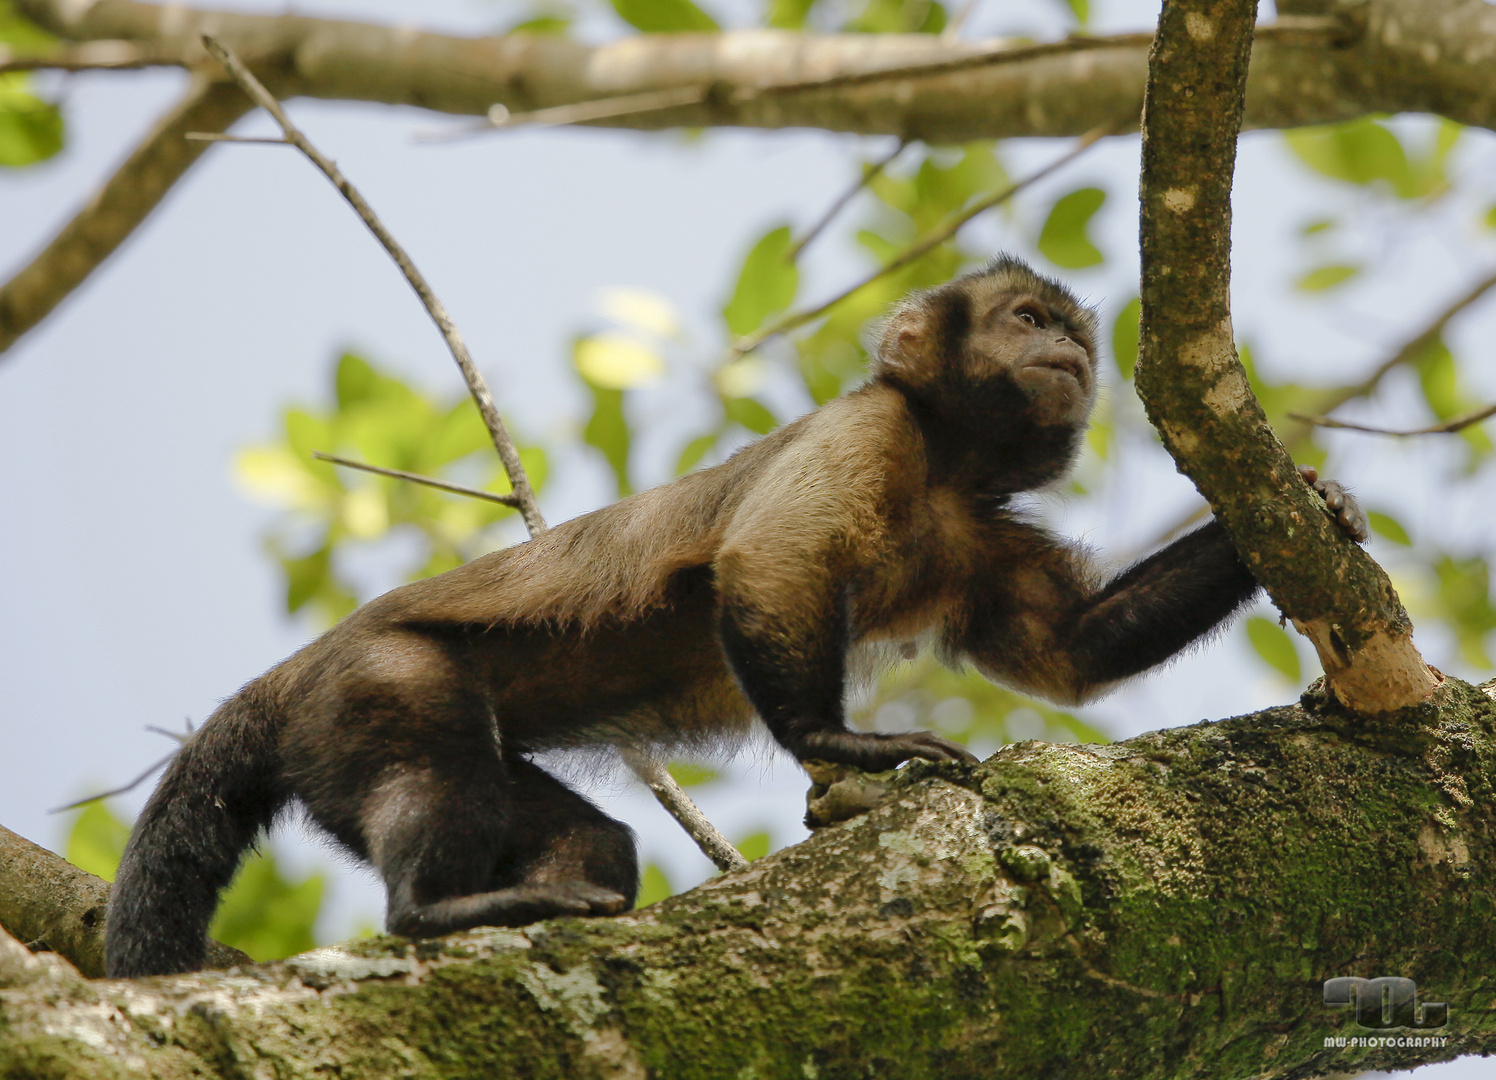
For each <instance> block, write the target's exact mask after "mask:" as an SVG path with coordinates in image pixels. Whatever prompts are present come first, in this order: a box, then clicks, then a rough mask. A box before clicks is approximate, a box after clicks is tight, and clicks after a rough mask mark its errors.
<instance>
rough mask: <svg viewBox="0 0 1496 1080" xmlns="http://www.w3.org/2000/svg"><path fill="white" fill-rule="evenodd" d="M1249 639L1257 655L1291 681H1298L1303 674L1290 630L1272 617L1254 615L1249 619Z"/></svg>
mask: <svg viewBox="0 0 1496 1080" xmlns="http://www.w3.org/2000/svg"><path fill="white" fill-rule="evenodd" d="M1247 640H1248V641H1250V642H1251V643H1252V648H1254V649H1256V650H1257V655H1258V656H1260V657H1262V659H1263V660H1264V661H1265V662H1266V663H1267V665H1268V666H1269V667H1271V668H1272V669H1273V670H1274V671H1276V672H1278V673H1279V674H1280V675H1282V676H1283V677H1284V678H1285V679H1287V680H1288V681H1289V682H1290V683H1297V682H1298V681H1299V679H1300V677H1301V676H1302V674H1303V671H1302V668H1301V666H1300V664H1299V651H1298V649H1296V648H1295V647H1294V644H1293V639H1292V638H1290V637H1289V636H1288V632H1287V631H1286V630H1284V629H1283V628H1282V627H1281V626H1279V625H1278V624H1277V623H1275V622H1274V621H1273V620H1272V619H1264V618H1262V616H1260V615H1254V616H1252V618H1250V619H1248V620H1247Z"/></svg>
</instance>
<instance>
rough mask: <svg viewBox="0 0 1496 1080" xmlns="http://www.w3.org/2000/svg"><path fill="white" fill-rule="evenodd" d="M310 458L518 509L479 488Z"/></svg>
mask: <svg viewBox="0 0 1496 1080" xmlns="http://www.w3.org/2000/svg"><path fill="white" fill-rule="evenodd" d="M312 457H314V458H316V459H317V460H318V461H330V462H332V463H333V464H334V465H341V466H343V467H344V468H345V469H362V470H363V471H364V472H370V473H375V474H376V475H378V476H388V477H392V478H393V479H395V480H409V481H410V482H411V483H413V484H425V485H426V486H427V487H432V488H436V489H437V490H438V491H446V492H449V493H451V494H453V495H466V496H467V497H468V498H470V499H487V500H488V501H489V502H496V503H499V504H500V505H501V506H508V507H513V508H515V509H518V508H519V499H518V498H517V497H516V496H514V495H499V494H496V493H494V492H492V491H483V490H482V489H480V488H473V487H466V486H465V485H463V484H449V483H448V482H447V481H445V480H438V479H437V478H436V477H434V476H422V475H421V474H420V473H413V472H406V471H405V470H404V469H386V468H384V467H383V466H380V465H369V464H367V463H366V462H362V461H354V460H352V459H351V458H345V457H338V455H336V454H324V453H323V452H322V451H321V450H313V451H312Z"/></svg>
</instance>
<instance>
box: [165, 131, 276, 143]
mask: <svg viewBox="0 0 1496 1080" xmlns="http://www.w3.org/2000/svg"><path fill="white" fill-rule="evenodd" d="M182 138H184V139H190V140H191V141H192V142H236V143H269V144H270V145H271V146H295V145H296V144H295V143H293V142H292V141H291V140H290V139H273V138H262V137H259V136H255V135H227V134H224V133H223V132H215V131H189V132H187V134H185V135H183V136H182Z"/></svg>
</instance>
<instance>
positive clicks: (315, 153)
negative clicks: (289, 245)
mask: <svg viewBox="0 0 1496 1080" xmlns="http://www.w3.org/2000/svg"><path fill="white" fill-rule="evenodd" d="M203 45H204V46H205V47H206V48H207V50H208V52H209V53H210V54H211V55H212V56H213V58H214V59H215V60H217V61H218V62H219V63H220V64H222V65H223V66H224V69H225V70H226V71H227V72H228V73H229V75H230V76H231V77H232V78H233V80H234V81H235V82H236V83H238V84H239V87H240V89H242V90H243V91H244V92H245V93H246V94H248V95H249V97H250V99H251V100H252V101H254V103H255V104H256V105H259V106H260V107H261V108H262V109H264V110H265V111H266V112H268V113H269V114H270V115H271V116H273V117H274V118H275V122H276V123H277V124H279V125H280V128H281V130H282V131H283V132H285V135H286V139H287V140H288V141H290V142H291V143H292V144H294V145H295V147H296V149H298V150H300V151H301V152H302V153H303V154H305V155H306V157H307V158H308V160H310V161H311V162H312V164H314V165H316V166H317V168H319V169H321V170H322V173H323V175H324V176H326V177H327V178H328V179H329V180H331V181H332V184H333V186H334V187H336V188H337V189H338V191H339V192H340V193H341V194H342V196H343V198H344V199H346V200H347V201H348V203H349V205H351V206H352V207H353V209H354V211H355V212H356V213H357V214H358V216H359V218H360V219H361V220H362V221H363V223H364V224H365V225H366V226H368V229H369V231H370V232H371V233H373V234H374V237H375V239H377V240H378V241H379V243H380V244H381V245H382V246H383V247H384V249H385V251H387V252H389V255H390V258H392V259H394V260H395V265H396V266H398V267H399V268H400V271H401V273H403V274H404V275H405V280H406V281H408V282H410V287H411V288H412V289H414V290H415V294H416V295H417V296H418V297H420V299H421V303H422V304H423V305H424V306H425V308H426V312H427V314H429V315H430V316H431V321H432V322H434V323H436V327H437V329H438V330H440V331H441V335H442V338H443V339H444V340H445V341H446V343H447V348H448V349H449V350H451V353H452V358H453V359H454V360H456V361H457V366H458V368H459V369H461V371H462V377H463V378H464V379H465V380H467V385H468V390H469V391H470V392H471V393H472V395H473V399H474V400H475V401H476V402H477V403H478V412H479V414H480V415H481V416H482V417H483V423H484V424H485V425H486V426H487V427H488V434H489V437H490V438H491V439H492V440H493V445H494V449H495V450H497V451H498V453H499V460H500V461H501V462H503V464H504V471H505V472H506V473H508V474H509V483H510V485H511V486H512V487H513V488H514V495H515V497H516V498H517V499H518V500H519V512H520V513H521V514H522V515H523V516H524V519H525V525H526V527H527V528H528V529H529V530H530V533H531V535H534V534H536V533H539V532H542V531H544V529H545V518H544V517H542V516H541V514H540V507H539V505H538V504H537V503H536V501H535V492H534V490H533V489H532V488H531V487H530V478H529V477H528V476H526V475H525V466H524V464H523V463H522V462H521V461H520V459H519V450H518V448H516V447H515V445H514V440H513V439H512V438H510V436H509V429H508V428H506V427H505V426H504V421H503V419H502V418H501V417H500V416H499V410H498V406H496V405H495V404H494V400H493V394H492V393H490V392H489V389H488V383H487V382H486V381H485V380H484V378H483V376H482V374H481V373H480V372H479V371H478V368H477V366H476V365H475V364H474V363H473V358H472V356H470V355H469V354H468V350H467V344H466V343H465V342H464V341H463V340H462V335H461V334H460V333H458V330H457V326H456V325H455V324H454V323H453V322H452V317H451V316H450V315H448V314H447V309H446V307H445V306H443V304H442V302H441V301H440V300H439V299H437V296H436V294H435V293H434V292H432V291H431V286H430V285H429V284H427V282H426V279H425V277H423V276H422V274H421V272H420V271H419V270H417V269H416V265H415V263H414V262H412V261H411V258H410V256H409V255H407V254H406V253H405V249H404V248H403V247H401V246H400V243H399V241H397V240H396V239H395V237H394V236H393V235H392V234H391V233H390V231H389V230H388V229H386V228H385V227H384V223H383V222H382V221H380V220H379V217H378V216H377V215H376V214H375V213H374V211H373V209H372V208H371V207H370V206H369V204H368V203H367V202H366V201H364V197H363V196H362V195H360V194H359V192H358V189H357V188H355V187H354V186H353V185H352V184H351V183H350V182H349V181H348V178H347V177H346V176H344V175H343V173H342V171H341V170H339V168H338V167H337V165H336V164H334V163H333V161H332V160H331V159H330V158H328V157H327V156H326V155H324V154H323V153H322V151H320V150H318V149H317V148H316V147H315V146H313V145H312V143H311V140H309V139H308V138H307V137H306V136H305V135H303V134H302V132H301V129H300V128H298V127H297V126H296V125H295V124H293V123H291V118H290V117H289V116H287V115H286V110H285V109H283V108H281V104H280V102H279V101H277V100H276V99H275V96H274V95H272V94H271V93H270V91H269V90H266V89H265V87H264V85H263V84H262V83H261V82H260V80H259V79H257V78H255V76H254V73H253V72H251V71H250V70H249V68H247V67H245V66H244V64H243V62H242V61H241V60H240V59H239V58H238V57H237V56H235V55H234V54H233V53H231V52H229V50H228V49H226V48H224V47H223V45H221V44H219V42H218V40H217V39H216V38H214V37H213V36H212V35H211V34H204V35H203Z"/></svg>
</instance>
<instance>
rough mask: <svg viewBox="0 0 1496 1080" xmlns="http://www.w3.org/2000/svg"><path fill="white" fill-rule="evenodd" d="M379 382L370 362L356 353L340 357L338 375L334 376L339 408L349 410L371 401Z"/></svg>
mask: <svg viewBox="0 0 1496 1080" xmlns="http://www.w3.org/2000/svg"><path fill="white" fill-rule="evenodd" d="M378 382H379V376H378V375H377V374H375V371H374V368H373V366H372V365H371V364H370V363H369V361H367V360H365V359H364V358H363V357H362V356H358V355H356V354H355V353H344V354H343V355H342V356H340V357H338V367H337V373H336V374H335V375H334V376H333V388H334V391H335V393H336V394H337V401H338V408H339V409H347V408H349V407H351V406H353V405H357V404H358V403H359V402H361V401H367V400H369V398H371V397H373V396H374V388H375V386H376V384H377V383H378Z"/></svg>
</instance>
